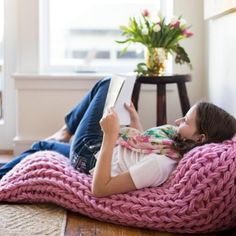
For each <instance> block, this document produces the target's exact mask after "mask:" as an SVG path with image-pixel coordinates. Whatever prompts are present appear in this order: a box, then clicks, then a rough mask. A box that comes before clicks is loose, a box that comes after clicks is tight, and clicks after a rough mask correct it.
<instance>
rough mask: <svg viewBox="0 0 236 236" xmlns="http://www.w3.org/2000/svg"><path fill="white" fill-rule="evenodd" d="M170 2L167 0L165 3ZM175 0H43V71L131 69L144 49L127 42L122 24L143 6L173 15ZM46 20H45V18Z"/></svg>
mask: <svg viewBox="0 0 236 236" xmlns="http://www.w3.org/2000/svg"><path fill="white" fill-rule="evenodd" d="M166 2H168V3H166ZM171 3H172V1H171V0H169V1H165V0H114V1H109V0H86V1H79V0H69V1H68V0H60V1H58V0H48V1H45V2H44V5H43V8H42V9H43V12H44V13H45V12H48V18H47V17H46V18H45V14H43V15H42V16H43V21H44V23H43V38H44V40H43V41H44V42H45V45H44V46H43V50H44V52H43V53H42V55H44V57H43V60H41V61H43V63H42V68H43V70H44V71H57V72H58V71H77V72H84V71H86V72H87V71H89V72H107V71H109V72H111V71H113V72H118V71H122V72H124V71H132V70H133V68H134V67H135V65H136V64H137V63H139V62H140V59H143V58H144V48H143V47H142V46H140V45H132V46H130V48H129V49H128V52H127V53H126V54H125V55H120V52H121V50H122V48H123V47H124V45H122V44H118V43H116V42H115V40H119V39H122V37H121V32H120V30H119V26H120V25H127V23H128V19H129V17H130V16H137V15H140V13H141V11H143V10H144V9H148V10H150V12H151V14H152V15H155V14H157V13H158V11H159V10H162V12H163V14H165V15H167V14H169V15H170V14H172V10H173V9H172V8H173V7H172V4H171ZM45 19H46V20H45ZM45 51H46V54H45Z"/></svg>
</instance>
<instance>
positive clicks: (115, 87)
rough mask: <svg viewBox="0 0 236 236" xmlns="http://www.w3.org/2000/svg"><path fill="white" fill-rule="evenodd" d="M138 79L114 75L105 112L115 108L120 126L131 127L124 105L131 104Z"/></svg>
mask: <svg viewBox="0 0 236 236" xmlns="http://www.w3.org/2000/svg"><path fill="white" fill-rule="evenodd" d="M135 80H136V77H135V76H125V75H113V76H112V79H111V83H110V86H109V90H108V94H107V99H106V103H105V108H104V112H106V111H107V109H108V108H109V107H111V106H114V108H115V111H116V112H117V114H118V116H119V120H120V125H129V124H130V116H129V112H128V111H127V110H126V109H125V107H124V104H125V103H128V104H130V101H131V96H132V92H133V88H134V83H135Z"/></svg>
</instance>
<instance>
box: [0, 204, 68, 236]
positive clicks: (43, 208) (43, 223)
mask: <svg viewBox="0 0 236 236" xmlns="http://www.w3.org/2000/svg"><path fill="white" fill-rule="evenodd" d="M65 226H66V210H65V209H63V208H61V207H58V206H56V205H53V204H37V205H36V204H0V235H5V236H23V235H24V236H34V235H43V236H45V235H50V236H62V235H64V232H65Z"/></svg>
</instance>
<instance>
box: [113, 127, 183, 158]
mask: <svg viewBox="0 0 236 236" xmlns="http://www.w3.org/2000/svg"><path fill="white" fill-rule="evenodd" d="M176 132H177V131H176V127H175V126H172V125H163V126H159V127H154V128H151V129H148V130H146V131H145V132H143V133H142V132H140V131H139V130H137V129H135V128H131V127H125V128H122V129H121V130H120V136H119V139H118V140H117V144H119V145H121V146H122V147H125V148H127V149H130V150H132V151H136V152H140V153H146V154H150V153H156V154H162V155H165V156H168V157H170V158H172V159H175V160H178V159H180V158H181V155H180V154H179V153H178V152H177V151H176V150H174V148H173V147H172V145H173V144H174V141H173V138H174V137H175V136H176Z"/></svg>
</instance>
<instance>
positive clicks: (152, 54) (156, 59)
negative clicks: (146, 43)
mask: <svg viewBox="0 0 236 236" xmlns="http://www.w3.org/2000/svg"><path fill="white" fill-rule="evenodd" d="M167 57H168V51H167V50H166V49H165V48H149V49H148V50H147V52H146V65H147V68H148V71H149V75H151V76H161V75H164V74H165V72H166V62H167Z"/></svg>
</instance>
